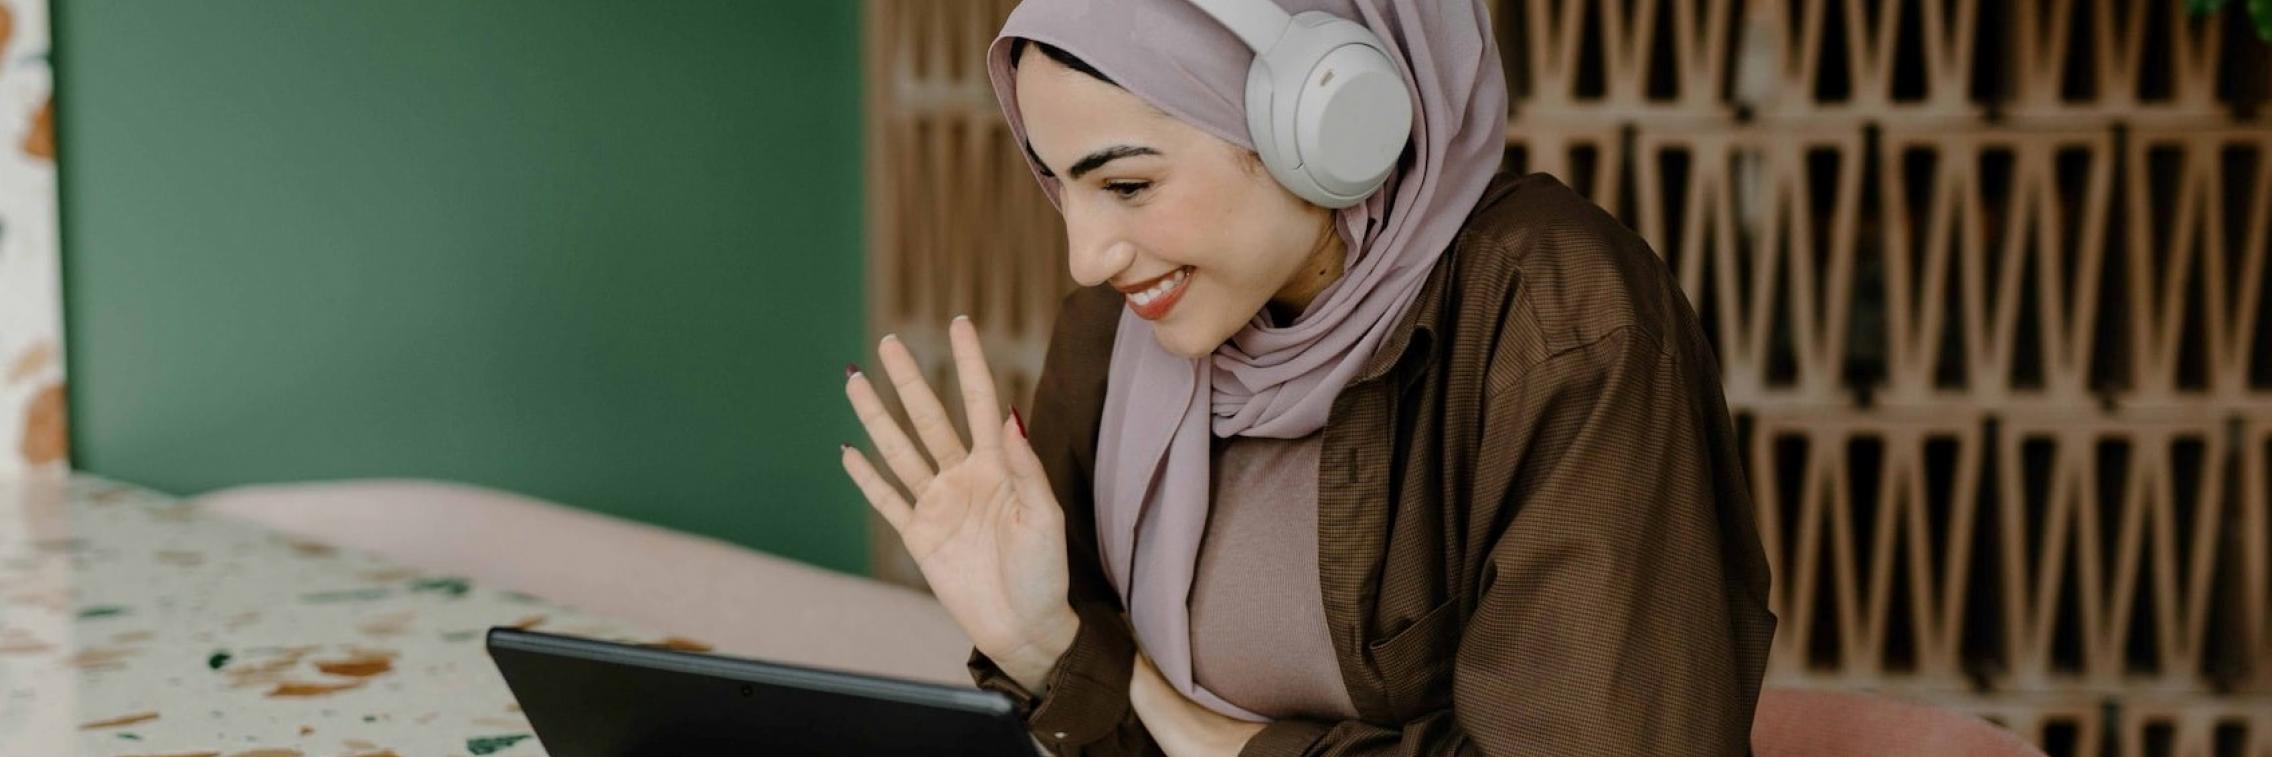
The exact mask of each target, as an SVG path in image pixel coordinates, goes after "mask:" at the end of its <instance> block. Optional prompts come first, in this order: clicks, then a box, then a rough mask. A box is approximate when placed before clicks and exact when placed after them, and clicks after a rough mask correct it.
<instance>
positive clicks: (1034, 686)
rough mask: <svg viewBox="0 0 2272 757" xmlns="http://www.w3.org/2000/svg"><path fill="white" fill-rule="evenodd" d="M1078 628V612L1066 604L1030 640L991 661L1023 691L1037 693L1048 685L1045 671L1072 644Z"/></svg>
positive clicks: (1043, 690) (1054, 666)
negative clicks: (1039, 632) (1055, 616)
mask: <svg viewBox="0 0 2272 757" xmlns="http://www.w3.org/2000/svg"><path fill="white" fill-rule="evenodd" d="M1080 631H1081V618H1080V616H1078V615H1075V614H1073V611H1072V609H1071V608H1067V609H1066V611H1065V613H1064V614H1063V615H1062V616H1060V617H1059V619H1058V620H1056V621H1054V622H1051V623H1047V624H1045V627H1044V628H1043V629H1042V633H1041V634H1040V635H1039V636H1037V637H1036V638H1035V639H1034V640H1033V641H1030V642H1027V643H1026V644H1025V645H1023V646H1020V647H1019V648H1018V649H1016V650H1012V651H1011V652H1010V653H1008V654H1006V655H1004V656H1003V658H1002V659H997V660H995V661H994V664H995V666H996V667H999V668H1001V669H1002V672H1003V673H1005V674H1007V675H1009V676H1010V679H1011V680H1014V681H1017V682H1018V685H1019V686H1022V687H1025V690H1026V691H1029V692H1032V693H1033V695H1034V696H1037V697H1038V696H1041V695H1042V694H1043V693H1045V692H1046V690H1047V688H1048V684H1049V671H1050V670H1052V669H1054V668H1056V667H1057V661H1058V660H1059V659H1062V658H1063V657H1064V656H1065V653H1066V652H1067V651H1069V650H1071V649H1072V648H1073V639H1074V638H1075V637H1076V636H1079V635H1080Z"/></svg>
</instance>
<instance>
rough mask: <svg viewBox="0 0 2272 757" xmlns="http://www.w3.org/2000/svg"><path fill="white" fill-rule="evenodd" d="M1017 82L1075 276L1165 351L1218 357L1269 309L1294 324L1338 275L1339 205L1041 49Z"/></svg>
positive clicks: (1023, 61)
mask: <svg viewBox="0 0 2272 757" xmlns="http://www.w3.org/2000/svg"><path fill="white" fill-rule="evenodd" d="M1016 91H1017V98H1018V110H1019V112H1020V113H1021V114H1022V115H1023V116H1024V118H1025V128H1026V137H1027V139H1028V145H1027V147H1028V148H1029V149H1031V150H1032V151H1033V157H1034V159H1035V160H1036V161H1037V162H1039V163H1041V165H1042V166H1043V167H1044V170H1045V171H1046V172H1047V173H1048V174H1049V176H1048V178H1045V179H1044V180H1045V181H1051V182H1055V183H1056V184H1057V186H1058V189H1059V195H1060V198H1061V205H1062V210H1063V212H1064V215H1065V238H1066V250H1067V255H1068V256H1069V258H1070V260H1069V263H1070V267H1071V269H1072V273H1073V279H1074V280H1075V281H1077V282H1079V283H1080V284H1081V285H1082V286H1095V285H1097V284H1099V283H1108V282H1109V283H1110V284H1112V286H1113V287H1114V288H1116V289H1119V290H1120V291H1121V293H1122V296H1123V298H1124V302H1125V303H1126V304H1127V306H1128V307H1129V308H1130V309H1131V310H1134V311H1135V312H1136V314H1137V315H1138V316H1140V317H1142V318H1144V319H1146V320H1149V321H1151V322H1152V333H1153V335H1154V337H1155V338H1157V339H1158V340H1159V342H1160V346H1162V347H1164V348H1166V349H1167V350H1168V351H1169V352H1172V353H1175V354H1177V355H1183V356H1186V357H1199V356H1202V355H1206V354H1208V353H1211V352H1213V351H1214V350H1215V347H1216V346H1218V345H1221V344H1222V343H1223V342H1224V341H1225V340H1227V339H1229V338H1230V337H1231V335H1233V334H1236V333H1238V331H1239V329H1240V328H1242V327H1244V326H1245V325H1246V323H1247V322H1248V321H1249V320H1251V319H1253V318H1254V316H1255V314H1256V313H1257V312H1259V311H1261V310H1262V309H1263V308H1265V307H1270V308H1272V311H1273V315H1276V316H1278V317H1279V321H1278V322H1281V323H1283V322H1286V321H1290V320H1291V319H1292V317H1293V316H1295V315H1299V314H1300V312H1301V310H1302V309H1303V308H1304V307H1307V306H1308V305H1309V302H1310V300H1311V299H1313V298H1315V296H1316V295H1317V293H1318V291H1319V290H1322V289H1324V288H1325V286H1326V285H1327V284H1330V283H1332V282H1333V280H1334V279H1335V278H1338V277H1339V276H1340V275H1341V269H1342V251H1343V246H1342V244H1341V242H1340V235H1339V234H1336V233H1334V230H1333V225H1332V220H1333V215H1332V211H1329V210H1326V209H1324V208H1321V207H1318V206H1316V205H1312V204H1310V203H1309V202H1307V201H1305V200H1303V199H1301V198H1300V197H1297V196H1295V195H1294V194H1293V193H1291V192H1288V191H1286V189H1285V188H1284V187H1282V186H1279V184H1278V182H1277V181H1275V180H1273V179H1272V178H1271V177H1270V173H1269V172H1268V171H1266V170H1263V168H1262V165H1261V164H1260V163H1259V162H1257V160H1256V158H1255V157H1254V154H1253V153H1252V152H1249V151H1247V150H1245V149H1244V148H1241V147H1239V146H1237V145H1234V144H1231V143H1229V142H1225V141H1223V140H1221V139H1218V138H1216V137H1215V136H1214V135H1212V134H1208V133H1206V132H1204V131H1201V130H1199V129H1198V128H1196V127H1193V126H1190V125H1188V124H1185V123H1183V122H1182V121H1178V120H1176V119H1175V118H1173V117H1171V116H1168V115H1167V114H1165V113H1162V112H1161V111H1159V110H1158V109H1155V108H1153V107H1152V106H1151V105H1150V104H1148V103H1146V102H1144V101H1143V100H1141V99H1138V98H1137V97H1136V96H1135V95H1132V94H1129V93H1128V91H1126V90H1123V89H1121V88H1119V87H1116V86H1113V85H1111V84H1107V83H1105V82H1103V81H1099V80H1098V79H1096V78H1095V77H1092V76H1089V75H1087V74H1084V73H1081V72H1078V71H1075V70H1073V69H1071V68H1067V67H1065V66H1064V65H1062V64H1060V63H1058V62H1057V61H1055V60H1052V59H1051V58H1050V57H1049V56H1047V55H1043V54H1041V53H1040V51H1039V50H1035V49H1028V50H1027V51H1026V55H1024V56H1021V58H1020V59H1019V61H1018V68H1017V90H1016Z"/></svg>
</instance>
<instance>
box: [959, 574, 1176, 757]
mask: <svg viewBox="0 0 2272 757" xmlns="http://www.w3.org/2000/svg"><path fill="white" fill-rule="evenodd" d="M1074 613H1075V614H1077V615H1079V616H1080V617H1081V627H1080V630H1078V631H1075V632H1074V635H1073V646H1071V647H1069V648H1067V649H1066V650H1065V655H1064V656H1062V657H1059V658H1057V665H1056V667H1053V668H1050V670H1049V675H1048V676H1047V677H1046V678H1044V679H1043V680H1044V681H1045V682H1046V683H1047V688H1045V689H1044V690H1043V693H1042V696H1040V697H1038V698H1037V697H1035V696H1034V695H1033V694H1032V692H1029V691H1026V688H1025V687H1024V686H1020V685H1018V682H1017V680H1016V679H1013V678H1011V677H1010V675H1009V674H1008V673H1004V672H1002V669H1001V668H1000V667H999V666H997V665H995V664H994V661H993V660H991V659H988V658H987V657H986V655H985V654H983V653H980V652H979V651H977V650H975V649H974V650H971V653H970V663H969V667H970V672H971V677H972V679H973V680H975V681H976V682H977V684H978V687H979V688H981V689H986V690H989V691H997V692H1001V693H1002V694H1005V695H1008V696H1009V697H1010V700H1011V702H1012V703H1013V704H1015V705H1016V707H1017V712H1018V715H1019V716H1020V717H1022V718H1024V719H1025V721H1026V728H1027V729H1028V730H1031V731H1032V732H1033V734H1034V736H1035V737H1037V738H1039V739H1040V740H1041V742H1042V743H1043V744H1046V745H1051V746H1066V745H1080V744H1087V743H1090V742H1094V741H1097V740H1098V739H1102V738H1104V737H1105V736H1106V735H1109V734H1111V733H1112V731H1113V729H1114V728H1115V727H1117V726H1119V724H1120V721H1121V719H1122V718H1124V717H1126V716H1127V714H1128V679H1129V675H1130V672H1131V670H1132V668H1133V666H1134V664H1135V659H1136V646H1135V640H1134V639H1131V638H1129V634H1128V630H1127V627H1126V626H1124V625H1122V624H1121V619H1120V614H1119V613H1117V612H1115V611H1113V610H1111V609H1109V608H1107V607H1104V606H1102V605H1097V604H1087V605H1078V606H1076V607H1074Z"/></svg>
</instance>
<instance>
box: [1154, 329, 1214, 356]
mask: <svg viewBox="0 0 2272 757" xmlns="http://www.w3.org/2000/svg"><path fill="white" fill-rule="evenodd" d="M1196 331H1197V330H1196V329H1193V328H1190V327H1189V326H1188V325H1184V324H1166V323H1155V324H1152V339H1153V340H1155V341H1157V342H1159V343H1160V348H1161V349H1164V350H1167V351H1168V354H1171V355H1175V356H1177V357H1185V358H1202V357H1206V356H1208V355H1210V354H1213V353H1214V352H1215V348H1216V347H1220V346H1222V345H1223V339H1217V338H1212V337H1210V336H1208V335H1206V334H1199V333H1195V332H1196ZM1225 338H1228V337H1225Z"/></svg>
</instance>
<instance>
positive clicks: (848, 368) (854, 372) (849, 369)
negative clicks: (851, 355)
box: [844, 363, 860, 379]
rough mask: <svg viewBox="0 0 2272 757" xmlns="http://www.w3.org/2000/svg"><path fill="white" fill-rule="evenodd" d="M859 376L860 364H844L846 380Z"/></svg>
mask: <svg viewBox="0 0 2272 757" xmlns="http://www.w3.org/2000/svg"><path fill="white" fill-rule="evenodd" d="M858 375H860V364H859V363H845V364H844V377H845V378H847V379H849V378H852V377H853V376H858Z"/></svg>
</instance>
